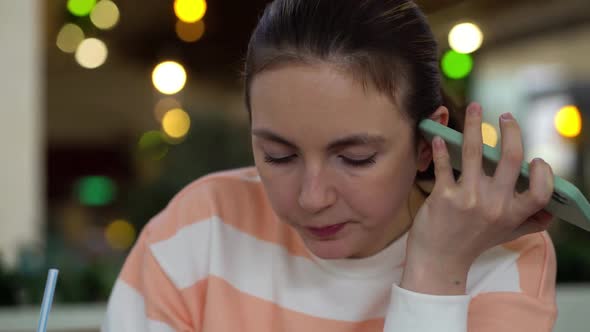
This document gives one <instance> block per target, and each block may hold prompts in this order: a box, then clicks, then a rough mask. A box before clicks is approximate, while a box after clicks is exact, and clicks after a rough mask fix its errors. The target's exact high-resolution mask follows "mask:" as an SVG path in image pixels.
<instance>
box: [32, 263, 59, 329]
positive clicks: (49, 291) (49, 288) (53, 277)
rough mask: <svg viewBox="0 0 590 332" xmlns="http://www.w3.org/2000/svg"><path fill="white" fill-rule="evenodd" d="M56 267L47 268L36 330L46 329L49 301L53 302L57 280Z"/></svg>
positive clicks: (49, 309) (49, 307)
mask: <svg viewBox="0 0 590 332" xmlns="http://www.w3.org/2000/svg"><path fill="white" fill-rule="evenodd" d="M58 273H59V271H58V270H57V269H49V273H48V274H47V282H46V283H45V293H44V294H43V303H42V304H41V317H40V318H39V326H37V332H45V330H46V329H47V318H48V317H49V311H51V303H52V302H53V293H54V292H55V283H56V282H57V274H58Z"/></svg>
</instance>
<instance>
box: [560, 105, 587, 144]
mask: <svg viewBox="0 0 590 332" xmlns="http://www.w3.org/2000/svg"><path fill="white" fill-rule="evenodd" d="M553 122H554V124H555V129H557V132H558V133H559V134H560V135H562V136H565V137H570V138H573V137H576V136H578V135H580V133H581V132H582V115H581V114H580V110H579V109H578V108H577V107H576V106H574V105H567V106H564V107H562V108H561V109H560V110H559V111H558V112H557V114H555V118H554V119H553Z"/></svg>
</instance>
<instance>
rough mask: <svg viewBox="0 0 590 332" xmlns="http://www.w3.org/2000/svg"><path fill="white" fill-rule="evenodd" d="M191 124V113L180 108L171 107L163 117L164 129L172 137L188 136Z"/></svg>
mask: <svg viewBox="0 0 590 332" xmlns="http://www.w3.org/2000/svg"><path fill="white" fill-rule="evenodd" d="M190 126H191V119H190V117H189V115H188V114H187V113H186V112H185V111H183V110H182V109H180V108H175V109H171V110H169V111H168V112H166V114H164V118H163V119H162V130H163V131H164V133H166V135H168V136H170V137H171V138H174V139H178V138H182V137H184V136H186V134H187V133H188V131H189V129H190Z"/></svg>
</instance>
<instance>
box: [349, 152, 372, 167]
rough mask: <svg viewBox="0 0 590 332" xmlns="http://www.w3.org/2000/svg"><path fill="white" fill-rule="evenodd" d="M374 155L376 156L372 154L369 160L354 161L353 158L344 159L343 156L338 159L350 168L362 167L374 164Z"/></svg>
mask: <svg viewBox="0 0 590 332" xmlns="http://www.w3.org/2000/svg"><path fill="white" fill-rule="evenodd" d="M376 155H377V153H375V154H373V155H372V156H370V157H369V158H364V159H354V158H349V157H345V156H340V158H341V159H342V161H344V162H345V163H346V164H348V165H350V166H353V167H364V166H369V165H372V164H374V163H375V156H376Z"/></svg>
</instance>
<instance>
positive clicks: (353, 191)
mask: <svg viewBox="0 0 590 332" xmlns="http://www.w3.org/2000/svg"><path fill="white" fill-rule="evenodd" d="M396 166H397V167H396ZM415 171H416V170H415V169H414V168H413V167H412V165H411V163H407V165H391V164H390V165H388V166H387V167H386V168H384V169H382V170H380V171H379V172H376V173H375V174H374V175H373V176H371V177H366V178H364V179H363V181H362V182H361V181H359V182H358V183H355V184H352V185H351V188H350V189H349V190H347V192H348V193H349V195H348V199H347V201H348V204H349V205H350V206H351V207H352V208H353V209H354V210H355V211H356V212H357V213H358V214H360V215H362V216H363V217H364V218H365V220H366V222H367V223H368V224H380V223H383V222H390V221H391V220H392V219H393V218H395V217H396V216H397V213H398V212H399V211H400V208H404V207H403V206H402V205H403V204H404V202H405V201H406V199H407V197H408V195H409V193H410V191H411V188H412V183H413V181H414V176H415V173H416V172H415Z"/></svg>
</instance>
